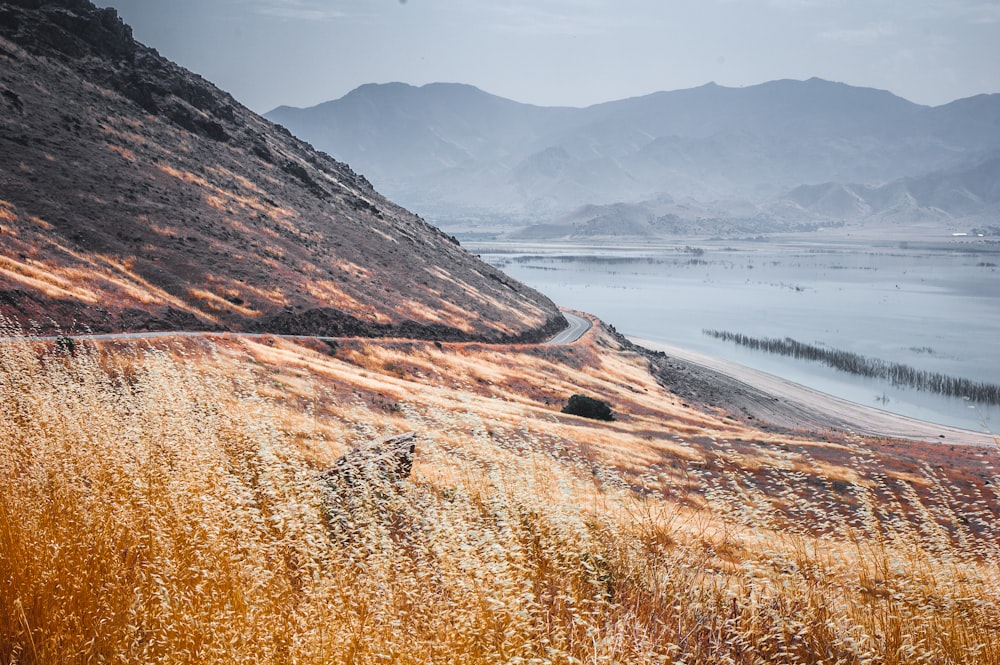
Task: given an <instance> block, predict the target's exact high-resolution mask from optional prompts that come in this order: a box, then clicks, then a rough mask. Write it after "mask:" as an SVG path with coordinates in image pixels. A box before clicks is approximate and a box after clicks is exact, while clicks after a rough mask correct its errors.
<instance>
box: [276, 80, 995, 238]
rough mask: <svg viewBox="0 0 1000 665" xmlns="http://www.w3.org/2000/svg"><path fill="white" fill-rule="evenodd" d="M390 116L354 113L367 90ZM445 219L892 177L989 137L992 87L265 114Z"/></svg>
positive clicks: (437, 98)
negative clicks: (988, 91) (916, 96)
mask: <svg viewBox="0 0 1000 665" xmlns="http://www.w3.org/2000/svg"><path fill="white" fill-rule="evenodd" d="M373 99H378V100H380V102H379V107H380V108H391V109H394V111H393V112H392V113H390V114H385V113H372V112H362V111H361V109H364V108H368V106H370V105H371V100H373ZM268 117H270V118H271V119H273V120H276V121H278V122H281V123H283V124H285V125H286V126H288V127H289V128H291V129H292V130H293V131H295V132H296V133H299V134H300V135H302V136H304V137H306V138H308V139H309V140H312V141H314V142H315V143H316V144H317V145H319V146H320V147H321V148H323V149H324V150H327V151H329V152H331V154H334V155H336V156H338V157H347V158H349V159H350V160H351V161H352V163H354V164H355V165H357V166H359V167H361V168H363V169H364V171H365V172H366V173H371V174H373V177H375V182H376V184H378V185H379V186H381V187H385V188H386V191H388V192H390V193H391V194H392V195H393V196H396V197H398V198H399V200H401V201H403V202H405V203H406V204H408V205H410V206H412V207H414V208H417V209H419V210H421V211H424V212H426V213H427V214H429V215H433V216H434V217H435V218H436V219H440V220H442V222H447V221H455V220H459V219H461V218H462V217H465V216H469V215H470V214H473V213H474V212H476V211H477V209H478V210H479V212H483V213H486V214H493V215H504V216H506V217H508V218H510V219H517V218H521V219H527V220H532V219H533V220H535V221H537V220H539V219H545V220H548V219H551V218H552V217H556V216H558V215H560V214H564V213H566V212H568V211H570V210H573V209H575V208H576V207H578V206H580V205H582V204H585V203H596V204H608V203H615V202H626V203H635V202H640V201H644V200H649V199H654V198H658V197H660V196H662V195H669V196H671V197H673V198H674V199H677V200H680V199H683V198H685V197H694V198H696V199H698V200H701V201H713V200H717V199H723V198H733V197H745V198H751V199H753V200H755V201H764V200H766V199H768V198H769V197H772V196H777V195H780V194H782V193H784V192H786V191H788V190H789V189H792V188H793V187H795V186H798V185H801V184H819V183H823V182H828V181H840V182H887V181H890V180H894V179H897V178H903V177H919V176H921V175H924V174H927V173H930V172H933V171H938V170H942V169H947V168H954V167H957V166H959V165H961V164H963V163H967V162H968V161H969V160H970V159H975V158H977V157H979V158H981V157H983V156H984V155H985V154H986V153H987V152H988V151H989V150H993V149H997V148H1000V95H982V96H980V97H976V98H971V99H969V100H960V101H958V102H954V103H952V104H948V105H945V106H941V107H936V108H929V107H924V106H920V105H917V104H913V103H911V102H909V101H907V100H905V99H901V98H899V97H897V96H895V95H893V94H891V93H889V92H886V91H884V90H874V89H869V88H858V87H853V86H849V85H845V84H842V83H833V82H830V81H824V80H821V79H815V78H814V79H810V80H808V81H790V80H783V81H771V82H768V83H764V84H761V85H757V86H751V87H748V88H739V89H736V88H725V87H721V86H718V85H715V84H708V85H705V86H701V87H699V88H693V89H689V90H678V91H672V92H660V93H654V94H651V95H646V96H643V97H636V98H632V99H626V100H619V101H614V102H608V103H605V104H599V105H596V106H592V107H589V108H585V109H566V108H553V109H546V108H538V107H533V106H527V105H523V104H516V103H514V102H510V101H509V100H503V99H501V98H497V97H494V96H492V95H488V94H487V93H485V92H482V91H480V90H476V89H475V88H470V87H468V86H455V85H442V84H433V85H427V86H423V87H421V88H414V87H411V86H407V85H403V84H398V83H397V84H389V85H382V86H379V85H368V86H363V87H362V88H359V89H357V90H355V91H354V92H352V93H350V94H348V95H347V96H345V97H344V98H342V99H341V100H337V101H334V102H329V103H326V104H322V105H319V106H317V107H314V108H312V109H290V108H287V107H283V108H280V109H276V110H275V111H273V112H271V113H269V114H268Z"/></svg>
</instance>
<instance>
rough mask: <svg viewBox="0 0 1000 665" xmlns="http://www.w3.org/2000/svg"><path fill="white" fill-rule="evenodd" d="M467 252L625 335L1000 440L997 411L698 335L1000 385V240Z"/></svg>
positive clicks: (517, 247) (496, 246) (509, 247)
mask: <svg viewBox="0 0 1000 665" xmlns="http://www.w3.org/2000/svg"><path fill="white" fill-rule="evenodd" d="M470 251H473V252H475V253H477V254H480V255H481V256H482V257H483V259H485V260H486V261H488V262H490V263H492V264H493V265H495V266H497V267H499V268H501V269H503V270H504V271H505V272H507V273H508V274H510V275H511V276H513V277H515V278H517V279H519V280H521V281H523V282H525V283H526V284H529V285H531V286H533V287H535V288H536V289H538V290H540V291H542V292H543V293H545V294H546V295H548V296H550V297H551V298H552V299H553V300H555V301H556V302H557V303H559V304H560V305H562V306H565V307H569V308H572V309H580V310H584V311H587V312H591V313H593V314H596V315H597V316H599V317H600V318H601V319H603V320H604V321H606V322H608V323H611V324H612V325H614V326H615V327H616V328H617V329H618V330H619V331H621V332H623V333H626V334H630V335H636V336H639V337H646V338H648V339H651V340H659V341H663V342H668V343H671V344H676V345H679V346H684V347H687V348H691V349H697V350H699V351H703V352H705V353H709V354H711V355H714V356H718V357H722V358H726V359H728V360H733V361H736V362H739V363H742V364H744V365H747V366H750V367H754V368H756V369H760V370H763V371H767V372H770V373H772V374H775V375H778V376H781V377H783V378H786V379H790V380H793V381H796V382H798V383H802V384H804V385H807V386H810V387H812V388H815V389H818V390H822V391H823V392H827V393H830V394H833V395H837V396H838V397H842V398H845V399H849V400H851V401H854V402H858V403H863V404H867V405H870V406H875V407H878V408H881V409H885V410H888V411H893V412H896V413H900V414H903V415H907V416H911V417H914V418H920V419H922V420H927V421H931V422H937V423H942V424H946V425H952V426H957V427H964V428H967V429H973V430H977V431H994V432H995V431H1000V407H997V406H988V405H982V404H979V405H976V404H974V403H970V402H967V401H965V400H962V399H959V398H948V397H942V396H939V395H934V394H931V393H925V392H918V391H915V390H913V389H907V388H897V387H894V386H892V385H891V384H889V383H888V382H885V381H878V380H872V379H863V378H859V377H857V376H854V375H851V374H847V373H844V372H840V371H837V370H834V369H832V368H829V367H826V366H825V365H822V364H820V363H817V362H812V361H806V360H796V359H793V358H787V357H783V356H777V355H772V354H767V353H765V352H761V351H752V350H749V349H745V348H742V347H737V346H736V345H734V344H733V343H731V342H724V341H720V340H716V339H713V338H710V337H708V336H706V335H704V334H703V330H704V329H717V330H726V331H731V332H740V333H743V334H745V335H749V336H752V337H791V338H794V339H796V340H798V341H800V342H805V343H808V344H816V345H821V346H827V347H831V348H835V349H840V350H845V351H851V352H854V353H859V354H862V355H865V356H869V357H873V358H881V359H884V360H888V361H893V362H899V363H904V364H907V365H910V366H912V367H915V368H917V369H920V370H924V371H929V372H941V373H943V374H948V375H951V376H958V377H964V378H967V379H971V380H974V381H986V382H990V383H1000V341H998V340H1000V245H998V244H995V243H994V244H985V243H977V244H971V243H970V244H960V243H942V244H940V245H937V246H933V245H923V246H907V245H903V246H899V245H886V246H868V245H860V244H859V245H850V244H838V245H818V244H810V243H790V242H788V243H783V244H778V243H773V242H766V243H765V242H741V243H734V242H732V241H726V242H721V241H720V242H708V243H699V244H698V245H697V246H690V247H689V246H684V245H677V246H669V245H668V246H655V247H654V246H649V247H635V246H631V247H610V246H607V247H595V246H566V245H561V246H557V245H547V246H546V245H542V246H539V245H523V244H502V243H489V244H483V245H473V246H472V247H470ZM994 425H996V426H994Z"/></svg>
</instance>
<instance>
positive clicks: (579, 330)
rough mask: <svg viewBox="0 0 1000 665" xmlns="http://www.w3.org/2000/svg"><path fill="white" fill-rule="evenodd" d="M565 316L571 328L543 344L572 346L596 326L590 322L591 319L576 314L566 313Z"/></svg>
mask: <svg viewBox="0 0 1000 665" xmlns="http://www.w3.org/2000/svg"><path fill="white" fill-rule="evenodd" d="M563 316H565V317H566V320H567V321H569V327H568V328H566V329H565V330H563V331H562V332H561V333H557V334H556V335H554V336H553V337H552V339H550V340H549V341H547V342H543V344H548V345H554V344H572V343H573V342H576V341H577V340H579V339H580V338H581V337H583V336H584V334H586V332H587V331H588V330H590V329H591V327H592V326H593V325H594V324H593V323H591V322H590V319H585V318H583V317H582V316H578V315H576V314H571V313H569V312H565V311H564V312H563Z"/></svg>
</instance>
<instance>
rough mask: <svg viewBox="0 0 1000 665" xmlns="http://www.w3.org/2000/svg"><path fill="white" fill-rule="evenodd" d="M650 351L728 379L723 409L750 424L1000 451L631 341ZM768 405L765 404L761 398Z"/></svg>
mask: <svg viewBox="0 0 1000 665" xmlns="http://www.w3.org/2000/svg"><path fill="white" fill-rule="evenodd" d="M626 338H627V339H628V340H629V341H630V342H632V343H633V344H636V345H638V346H641V347H643V348H646V349H649V350H651V351H662V352H663V353H665V354H666V355H667V356H668V357H671V358H676V359H678V360H681V361H683V362H684V363H688V364H690V365H694V366H696V367H699V368H701V369H703V370H708V371H710V372H712V373H714V374H716V375H718V376H719V377H720V378H724V379H728V381H729V383H728V384H727V385H726V386H724V387H720V388H724V390H723V392H724V396H723V398H722V400H721V401H723V402H724V403H725V405H724V406H723V407H722V408H725V409H727V410H736V411H738V412H741V413H736V414H734V415H743V416H744V417H747V418H749V419H750V420H756V421H759V422H760V423H761V424H764V423H768V424H772V425H777V426H781V427H788V428H793V429H806V430H815V431H822V430H837V431H841V432H849V433H855V434H860V435H863V436H871V437H883V438H891V439H901V440H911V441H920V442H925V443H939V444H952V445H955V444H959V445H970V446H995V445H1000V436H997V435H991V434H987V433H983V432H976V431H974V430H968V429H962V428H958V427H952V426H948V425H940V424H937V423H932V422H928V421H924V420H919V419H916V418H910V417H907V416H902V415H898V414H895V413H890V412H888V411H883V410H881V409H877V408H874V407H871V406H866V405H863V404H857V403H855V402H851V401H849V400H846V399H842V398H840V397H835V396H833V395H829V394H827V393H823V392H820V391H818V390H815V389H813V388H809V387H807V386H804V385H801V384H799V383H795V382H794V381H789V380H787V379H782V378H780V377H778V376H775V375H773V374H768V373H767V372H762V371H760V370H756V369H752V368H750V367H746V366H744V365H740V364H739V363H736V362H732V361H729V360H723V359H721V358H717V357H714V356H710V355H707V354H704V353H701V352H698V351H692V350H690V349H685V348H682V347H679V346H675V345H673V344H667V343H664V342H655V341H653V340H650V339H646V338H642V337H635V336H632V335H626ZM761 394H763V395H764V396H768V397H769V399H766V398H765V399H762V395H761Z"/></svg>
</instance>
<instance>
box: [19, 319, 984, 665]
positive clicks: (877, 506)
mask: <svg viewBox="0 0 1000 665" xmlns="http://www.w3.org/2000/svg"><path fill="white" fill-rule="evenodd" d="M4 334H6V333H4ZM574 393H585V394H589V395H593V396H596V397H600V398H601V399H604V400H607V401H608V402H610V403H611V404H612V406H613V408H614V410H615V413H616V420H615V421H614V422H610V423H598V422H595V421H589V420H585V419H582V418H578V417H576V416H569V415H564V414H562V413H560V408H561V406H562V405H563V404H565V402H566V400H567V398H568V397H569V396H570V395H572V394H574ZM408 431H413V432H416V433H417V436H418V439H417V449H416V457H415V465H414V469H413V473H412V476H411V477H410V479H409V480H406V481H404V482H401V483H397V484H387V483H380V482H375V481H373V482H372V483H371V484H370V485H367V486H361V487H355V488H353V489H351V490H349V491H345V489H344V488H343V487H341V488H339V489H337V488H331V487H329V486H326V485H324V484H322V483H321V482H320V481H319V480H318V476H319V474H320V473H321V472H322V471H323V470H324V469H325V468H327V467H328V466H329V465H330V464H331V463H332V462H333V460H334V459H336V458H337V457H338V456H339V455H341V454H342V453H343V452H345V451H346V450H348V449H349V448H351V447H352V446H356V445H360V444H364V443H366V442H369V441H372V440H375V439H379V438H382V437H385V436H388V435H392V434H398V433H402V432H408ZM998 457H1000V455H998V450H997V448H972V447H960V446H946V445H936V446H934V445H925V444H911V443H905V442H894V441H878V440H871V439H860V438H857V437H851V436H825V437H817V436H815V435H807V434H805V433H800V434H796V433H791V434H780V435H779V434H774V433H768V432H765V431H757V430H754V429H749V428H747V427H746V426H744V425H742V424H739V423H737V422H736V421H734V420H732V419H728V418H726V417H725V416H724V414H706V413H702V412H700V411H698V410H696V409H693V408H691V407H687V406H685V405H684V404H682V403H681V402H680V401H679V400H678V399H677V398H676V397H675V396H673V395H672V394H671V393H670V392H669V391H668V390H667V389H665V388H663V387H661V386H659V385H657V383H656V382H655V381H654V380H653V378H652V377H651V376H650V374H649V373H648V372H647V369H646V364H645V361H644V360H643V359H642V358H640V357H639V356H636V355H633V354H631V353H629V352H625V351H623V350H621V349H620V348H619V347H618V346H617V344H616V343H615V342H614V341H613V339H612V338H611V337H610V336H608V335H607V334H606V333H604V332H603V331H602V330H600V329H599V328H595V329H594V330H593V331H592V332H591V333H589V334H588V335H587V337H586V338H585V339H584V340H582V341H581V342H579V343H577V344H575V345H573V346H570V347H531V346H523V347H518V346H508V347H495V346H484V345H461V344H445V345H443V346H442V347H440V348H438V347H437V346H435V345H434V344H433V343H425V342H405V341H392V340H380V341H372V340H346V341H344V342H342V343H340V344H339V345H338V346H337V347H336V348H333V347H331V346H329V345H327V344H324V343H320V342H309V343H306V342H292V341H288V340H282V339H275V338H268V337H261V338H243V337H240V338H235V337H234V338H231V339H230V338H216V339H213V340H211V341H208V340H205V339H184V340H158V341H156V342H155V343H152V342H141V343H129V344H124V343H96V342H90V343H82V342H81V343H78V344H77V345H76V348H75V350H74V352H73V353H72V354H70V353H68V352H67V350H65V349H62V350H60V349H58V348H55V347H54V345H51V344H43V343H29V342H27V341H23V340H22V341H17V342H13V343H6V344H0V663H4V664H7V663H101V662H105V663H153V662H163V663H414V664H416V663H567V664H569V663H741V664H742V663H816V664H818V663H851V664H854V663H859V664H860V663H899V664H904V663H905V664H910V663H942V664H943V663H983V664H989V663H1000V606H998V602H1000V524H998V521H997V517H998V512H1000V504H998V498H1000V497H998V493H997V487H998V485H997V483H998V482H1000V477H998V475H997V472H996V468H997V466H998V462H1000V460H998Z"/></svg>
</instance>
